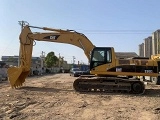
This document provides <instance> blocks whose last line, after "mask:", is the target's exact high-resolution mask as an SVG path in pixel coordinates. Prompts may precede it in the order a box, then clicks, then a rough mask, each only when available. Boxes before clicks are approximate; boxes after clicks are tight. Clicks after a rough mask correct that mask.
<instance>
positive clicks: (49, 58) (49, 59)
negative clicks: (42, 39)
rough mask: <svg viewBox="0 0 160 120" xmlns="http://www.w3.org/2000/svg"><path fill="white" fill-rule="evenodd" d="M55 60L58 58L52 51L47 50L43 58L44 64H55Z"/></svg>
mask: <svg viewBox="0 0 160 120" xmlns="http://www.w3.org/2000/svg"><path fill="white" fill-rule="evenodd" d="M57 61H58V58H57V56H55V54H54V52H49V53H48V54H47V56H46V58H45V64H46V66H47V67H49V68H50V67H53V66H55V65H56V63H57Z"/></svg>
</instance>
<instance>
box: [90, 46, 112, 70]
mask: <svg viewBox="0 0 160 120" xmlns="http://www.w3.org/2000/svg"><path fill="white" fill-rule="evenodd" d="M111 62H112V48H111V47H95V48H94V49H93V50H92V53H91V61H90V70H91V69H93V68H95V67H97V66H100V65H103V64H107V63H111Z"/></svg>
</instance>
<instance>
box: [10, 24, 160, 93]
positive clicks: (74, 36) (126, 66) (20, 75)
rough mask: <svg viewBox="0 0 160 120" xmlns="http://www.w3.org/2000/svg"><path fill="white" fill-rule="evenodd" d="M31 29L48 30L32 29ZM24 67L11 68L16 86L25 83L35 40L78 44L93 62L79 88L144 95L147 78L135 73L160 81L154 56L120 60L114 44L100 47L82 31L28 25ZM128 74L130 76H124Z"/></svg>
mask: <svg viewBox="0 0 160 120" xmlns="http://www.w3.org/2000/svg"><path fill="white" fill-rule="evenodd" d="M31 28H32V29H33V28H36V29H43V30H47V31H48V32H44V33H42V32H32V31H31ZM19 39H20V66H19V67H11V68H9V69H8V79H9V81H10V84H11V86H12V87H13V88H17V87H20V86H22V84H23V83H24V82H25V79H26V77H27V76H28V74H29V72H30V67H31V58H32V49H33V45H34V40H37V41H47V42H57V43H66V44H71V45H75V46H77V47H79V48H81V49H83V51H84V53H85V55H86V56H87V58H88V60H89V62H90V73H91V74H92V75H82V76H80V77H79V78H77V79H76V80H75V81H74V83H73V87H74V89H75V90H76V91H79V92H81V91H85V92H89V91H102V92H105V91H127V92H130V93H135V94H142V93H144V91H145V85H144V83H143V81H140V80H139V79H135V78H132V77H133V76H153V77H157V79H158V83H159V81H160V80H159V77H158V75H159V71H160V62H157V61H156V60H152V59H144V58H140V57H137V58H132V59H117V58H116V55H115V51H114V48H113V47H96V46H95V45H93V44H92V42H91V41H90V40H89V39H88V38H87V37H86V36H85V35H84V34H82V33H78V32H76V31H74V30H61V29H52V28H47V27H36V26H29V25H25V26H24V27H23V29H22V31H21V34H20V36H19ZM121 76H127V77H125V78H124V77H121Z"/></svg>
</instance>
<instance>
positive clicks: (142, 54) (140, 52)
mask: <svg viewBox="0 0 160 120" xmlns="http://www.w3.org/2000/svg"><path fill="white" fill-rule="evenodd" d="M139 56H140V57H144V43H142V44H140V45H139Z"/></svg>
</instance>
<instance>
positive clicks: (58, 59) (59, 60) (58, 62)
mask: <svg viewBox="0 0 160 120" xmlns="http://www.w3.org/2000/svg"><path fill="white" fill-rule="evenodd" d="M60 58H61V56H60V53H59V57H58V67H59V69H60Z"/></svg>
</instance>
